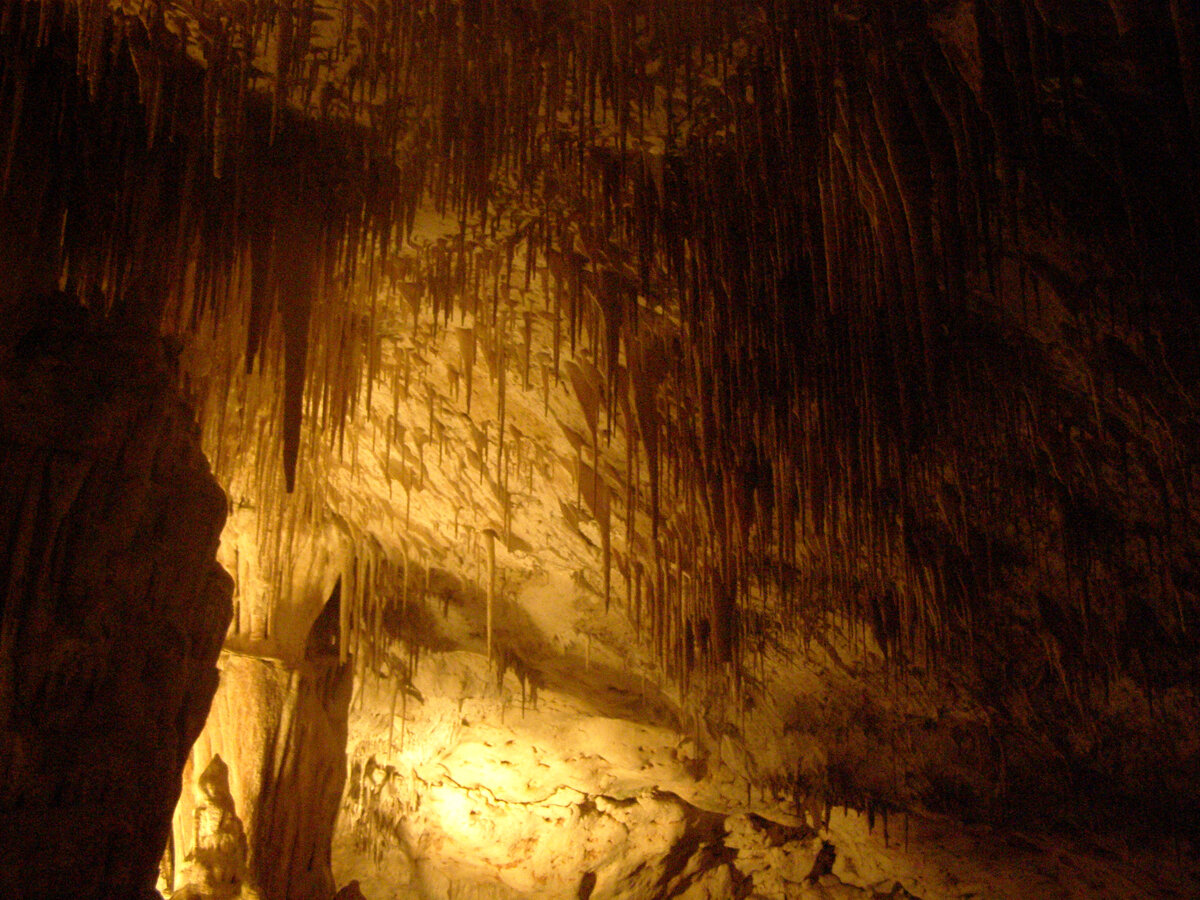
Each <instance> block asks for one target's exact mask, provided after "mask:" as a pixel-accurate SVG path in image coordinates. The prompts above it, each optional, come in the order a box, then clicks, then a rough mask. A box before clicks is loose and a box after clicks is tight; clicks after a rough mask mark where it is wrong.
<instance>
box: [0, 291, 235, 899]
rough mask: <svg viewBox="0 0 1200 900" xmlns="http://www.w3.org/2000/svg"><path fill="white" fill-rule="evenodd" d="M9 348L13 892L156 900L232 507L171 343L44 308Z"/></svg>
mask: <svg viewBox="0 0 1200 900" xmlns="http://www.w3.org/2000/svg"><path fill="white" fill-rule="evenodd" d="M26 323H27V328H26V329H25V330H24V331H22V332H17V333H8V334H5V335H4V339H3V340H0V521H2V522H3V526H2V527H3V531H2V534H3V546H4V548H5V552H4V553H3V555H2V558H0V584H3V585H4V589H3V594H2V596H3V607H2V609H3V616H2V618H0V892H2V893H3V894H4V895H5V896H9V897H27V898H52V897H64V896H76V897H92V898H112V897H131V898H132V897H144V896H154V895H153V893H152V891H153V887H154V883H155V878H156V877H157V870H158V861H159V856H160V855H161V852H162V848H163V846H164V845H165V843H166V840H167V836H168V833H169V828H170V819H171V811H172V810H173V808H174V806H175V801H176V799H177V798H178V796H179V791H180V774H181V772H182V769H183V766H184V763H185V761H186V759H187V755H188V751H189V749H190V747H191V745H192V742H193V741H194V740H195V738H196V736H197V735H198V734H199V733H200V730H201V728H202V727H203V725H204V721H205V718H206V717H207V715H208V710H209V704H210V702H211V699H212V696H213V692H214V691H215V689H216V687H217V670H216V666H215V663H216V659H217V654H218V652H219V650H220V645H221V637H222V636H223V634H224V631H225V629H226V627H227V626H228V623H229V619H230V614H231V605H230V595H231V591H232V583H231V580H230V578H229V576H228V575H227V574H225V572H224V570H223V569H221V568H220V566H218V565H217V563H216V559H215V554H216V548H217V541H218V538H219V535H220V531H221V526H222V524H223V522H224V520H225V496H224V494H223V493H222V491H221V490H220V488H219V487H218V486H217V484H216V482H215V481H214V479H213V477H212V475H211V473H210V471H209V467H208V464H207V462H206V461H205V459H204V456H203V455H202V454H201V452H200V450H199V445H198V433H197V429H196V426H195V423H194V420H193V417H192V412H191V409H190V408H189V407H188V406H187V405H185V404H184V403H183V402H182V401H181V400H180V399H179V396H178V393H177V391H176V389H175V387H174V383H173V373H172V371H171V368H170V365H169V361H168V358H167V356H166V354H165V353H164V350H163V347H162V345H161V343H160V342H159V340H158V339H157V338H156V337H154V336H152V335H149V334H147V333H146V332H145V330H144V329H143V328H141V327H132V328H131V327H128V326H124V327H123V326H122V325H121V324H119V323H112V322H109V323H104V322H102V321H101V320H100V319H99V317H97V316H95V315H94V314H93V313H91V312H89V311H87V310H85V309H83V308H81V307H80V306H79V305H78V304H77V303H76V302H75V301H74V300H73V299H72V298H66V297H58V298H53V297H52V298H46V299H45V300H44V301H43V302H42V303H41V308H40V310H39V312H38V313H36V314H34V315H33V316H32V317H27V318H26Z"/></svg>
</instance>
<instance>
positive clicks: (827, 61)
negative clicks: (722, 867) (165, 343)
mask: <svg viewBox="0 0 1200 900" xmlns="http://www.w3.org/2000/svg"><path fill="white" fill-rule="evenodd" d="M2 9H3V14H2V18H0V43H2V47H3V54H2V59H3V69H2V73H0V76H2V77H0V108H2V109H3V115H4V120H3V124H4V125H5V130H4V133H5V134H6V135H8V139H7V140H6V141H5V143H4V150H5V154H4V170H3V175H4V182H5V184H6V187H7V190H8V191H9V194H10V196H11V197H13V198H15V200H14V202H13V205H14V208H24V209H26V210H27V211H28V212H27V215H25V216H23V217H21V216H17V217H12V218H10V220H9V221H7V222H6V223H5V225H4V228H5V229H7V231H6V233H5V234H4V235H3V236H4V237H5V238H6V239H8V241H9V243H8V246H24V247H31V248H34V251H35V252H32V253H29V254H22V255H21V258H19V259H10V260H8V263H9V265H10V268H11V270H12V273H13V274H12V278H11V279H10V283H9V287H8V288H7V289H6V292H5V293H4V294H2V295H0V312H2V313H3V314H4V315H5V316H6V317H8V318H7V320H8V321H16V320H18V319H19V318H20V316H21V315H23V312H22V309H23V307H22V304H21V302H20V300H19V292H20V291H26V292H28V291H32V290H48V289H52V288H57V289H65V290H69V291H71V292H73V293H76V294H78V295H79V296H81V297H83V298H85V300H86V302H88V303H89V304H92V305H94V306H96V307H98V308H103V309H104V310H106V311H108V313H109V314H110V315H112V316H116V317H128V318H131V319H136V320H138V321H145V322H147V323H150V324H151V325H152V327H157V328H161V330H162V331H163V333H164V334H166V335H167V336H168V339H169V340H170V342H171V346H172V347H173V349H174V351H175V353H176V355H177V367H178V373H179V379H180V382H181V383H182V384H183V385H184V387H185V391H186V392H187V393H188V395H189V397H190V399H191V400H192V402H193V403H194V404H195V406H196V409H197V412H198V418H199V422H200V427H201V430H202V435H203V441H204V446H205V450H206V452H207V454H208V456H209V459H210V460H211V461H212V464H213V466H214V470H215V472H216V473H217V475H218V477H219V478H220V480H221V481H222V483H223V484H224V485H225V487H226V489H227V492H228V493H229V497H230V503H231V509H232V517H231V522H232V523H233V525H232V530H231V531H230V532H229V535H230V537H229V538H227V542H226V544H227V551H228V552H233V551H232V550H230V549H229V548H238V553H243V554H245V555H247V557H253V559H252V561H250V562H247V559H246V558H242V559H241V561H240V562H239V560H238V559H232V560H231V559H226V560H225V561H226V564H227V566H228V567H231V568H232V569H237V568H238V566H239V565H241V566H242V567H243V568H244V569H245V571H246V573H249V572H250V570H251V569H253V574H252V575H250V574H245V577H241V575H242V574H243V573H240V572H235V574H239V592H240V595H241V596H240V600H239V599H238V598H235V604H240V605H237V606H236V609H237V613H236V617H237V618H235V626H234V629H235V633H236V634H235V636H234V638H231V640H235V639H240V640H242V641H243V642H244V643H245V644H246V646H251V645H254V644H256V643H259V644H261V643H263V642H267V643H269V642H271V641H272V640H276V641H277V642H286V641H285V637H286V639H287V640H288V641H292V644H291V646H293V648H294V647H295V646H301V647H302V646H303V645H302V644H299V645H297V644H296V643H295V641H296V640H298V639H299V637H298V636H300V635H302V634H303V632H304V629H303V628H300V629H299V630H297V631H296V633H295V634H291V633H290V632H288V629H289V628H293V625H289V624H288V623H287V622H286V621H283V619H280V621H273V617H276V616H277V613H278V610H277V607H278V605H279V603H281V602H282V601H279V600H278V597H279V596H280V595H281V594H286V593H287V591H288V590H290V589H291V588H289V587H287V586H286V585H287V584H289V583H290V584H293V585H294V584H295V583H296V582H297V576H296V573H297V572H299V571H301V570H305V571H307V569H306V568H305V567H312V566H313V565H314V562H313V560H314V559H318V558H319V559H320V560H321V561H322V563H321V564H322V565H325V564H326V563H327V564H328V565H327V566H326V567H327V568H329V569H330V570H331V571H334V570H336V572H337V573H338V574H340V576H341V579H342V580H341V592H342V598H343V600H342V610H343V616H344V620H345V624H347V625H349V626H352V627H351V628H347V629H345V630H344V631H343V640H344V641H345V642H346V644H347V645H352V646H346V647H344V649H346V650H347V651H348V650H350V649H353V650H355V651H356V653H355V655H356V659H358V660H359V662H360V664H361V665H363V666H367V665H370V664H372V661H373V660H377V653H378V641H379V640H381V638H380V637H379V636H380V635H381V634H384V633H386V632H387V630H388V628H389V627H391V628H393V629H402V628H403V627H405V625H404V623H405V622H408V621H410V618H406V617H407V609H408V603H409V602H410V597H412V596H417V595H419V596H422V597H426V598H429V597H434V598H437V603H438V604H442V605H443V606H444V608H445V612H446V614H447V615H448V614H449V610H450V608H451V606H454V607H456V608H458V609H461V610H462V611H464V612H463V614H464V615H466V614H467V613H469V614H470V616H474V619H473V621H474V623H475V629H474V632H473V634H474V637H475V638H476V639H477V640H478V641H481V642H483V641H486V642H487V646H488V647H489V648H491V645H492V642H493V641H495V642H496V645H497V648H496V652H497V653H502V654H503V653H507V654H510V657H506V658H511V659H515V660H518V661H519V662H520V664H521V665H530V666H535V662H531V660H534V661H536V660H537V659H541V658H543V657H545V656H546V655H547V654H548V653H549V652H550V651H549V650H548V649H547V648H548V647H554V646H558V647H565V646H567V645H568V644H572V642H576V643H577V642H579V641H581V640H583V641H587V642H590V641H591V640H593V639H594V640H596V641H597V642H598V644H601V645H604V646H606V647H608V648H610V650H611V652H612V653H613V654H615V655H614V657H613V658H614V659H620V660H623V661H624V662H625V663H627V664H628V665H631V666H633V667H634V668H635V669H636V670H637V671H640V672H645V673H649V674H650V675H651V676H652V677H653V678H655V679H656V680H658V681H660V682H661V683H662V684H664V685H671V686H672V687H671V690H672V691H673V692H674V695H675V696H676V697H677V698H678V699H679V702H680V704H681V707H682V708H684V709H690V710H691V711H692V713H693V714H696V713H698V712H699V711H700V710H701V709H702V708H703V707H704V704H705V703H706V699H710V698H711V697H713V696H722V697H726V696H728V697H737V698H741V697H742V696H743V695H744V691H745V690H748V688H747V685H749V686H751V687H753V686H755V685H761V684H762V682H763V680H765V679H767V678H768V672H774V673H775V675H774V676H773V677H784V676H781V675H779V671H778V667H779V666H782V665H784V664H785V662H786V660H788V659H789V658H791V657H793V656H795V655H797V654H800V653H801V652H802V651H803V650H804V648H806V647H809V646H811V645H813V644H817V645H821V646H828V647H831V648H832V645H833V644H835V643H836V644H837V648H838V649H836V650H834V649H830V650H829V652H830V653H832V654H833V657H835V658H837V659H839V662H840V661H841V660H842V658H843V657H844V658H845V659H850V660H854V659H872V660H876V661H883V660H886V667H887V669H888V671H890V672H892V673H893V676H894V677H896V678H900V679H903V678H904V677H907V676H909V675H911V676H913V677H915V678H918V679H920V680H921V682H922V683H928V681H929V679H931V678H944V679H947V680H948V681H949V682H951V683H953V684H955V685H957V688H956V690H960V691H961V692H962V693H963V694H964V695H967V696H970V697H971V703H972V704H973V706H972V709H973V710H975V711H976V713H977V714H978V715H977V719H976V720H975V721H986V722H991V721H993V719H992V718H991V717H993V716H994V717H998V719H997V720H1003V721H1005V722H1016V723H1018V724H1020V725H1022V727H1027V728H1028V729H1029V730H1030V732H1031V733H1037V734H1041V730H1042V729H1043V728H1044V727H1046V723H1047V722H1051V721H1053V720H1054V717H1055V716H1057V715H1059V711H1060V710H1062V709H1066V710H1068V712H1067V713H1066V714H1065V715H1067V716H1068V717H1076V718H1077V719H1078V720H1079V721H1080V722H1086V723H1090V724H1088V726H1087V728H1085V729H1084V732H1085V733H1086V734H1088V735H1089V739H1092V738H1096V734H1097V733H1098V732H1097V729H1100V730H1102V728H1101V726H1099V725H1096V723H1097V722H1099V721H1101V720H1102V718H1103V716H1102V713H1101V712H1100V710H1101V709H1102V708H1104V707H1105V701H1104V700H1102V699H1101V697H1107V696H1108V693H1107V692H1108V691H1109V689H1110V688H1111V687H1112V686H1113V685H1114V684H1117V683H1122V684H1124V683H1128V684H1132V685H1133V686H1134V689H1135V690H1136V691H1142V692H1146V693H1148V694H1149V695H1151V696H1153V695H1154V694H1158V695H1159V696H1166V697H1173V696H1175V694H1173V693H1172V692H1178V691H1184V692H1185V693H1186V694H1187V696H1189V697H1191V696H1192V694H1191V693H1190V692H1191V686H1194V684H1195V679H1196V677H1197V672H1196V665H1197V663H1196V660H1197V655H1196V637H1195V635H1196V634H1197V624H1198V623H1197V620H1196V610H1197V606H1196V602H1197V595H1196V590H1197V585H1200V571H1198V570H1197V568H1196V563H1197V559H1198V557H1197V553H1198V552H1200V547H1197V545H1196V535H1197V534H1198V533H1200V532H1198V531H1197V529H1196V527H1195V526H1196V524H1197V523H1196V521H1195V511H1196V509H1197V504H1196V499H1197V498H1196V496H1195V490H1196V488H1195V479H1194V478H1193V472H1194V469H1195V463H1196V460H1195V447H1196V442H1195V440H1194V437H1195V434H1196V426H1197V420H1196V405H1195V401H1194V397H1195V396H1196V394H1195V387H1196V375H1197V369H1196V367H1195V362H1196V347H1198V346H1200V342H1198V341H1197V337H1200V335H1198V334H1197V328H1196V325H1197V323H1196V317H1195V299H1196V298H1195V289H1196V288H1195V286H1196V280H1195V278H1194V275H1195V265H1196V260H1197V259H1200V253H1197V250H1198V248H1197V247H1196V227H1195V226H1196V212H1197V206H1196V196H1197V194H1196V190H1197V181H1196V171H1195V164H1194V159H1195V153H1194V151H1195V149H1196V140H1197V137H1198V133H1197V129H1196V118H1195V116H1196V108H1197V107H1196V104H1197V92H1196V88H1197V76H1196V63H1195V55H1194V48H1195V15H1194V13H1192V12H1189V11H1188V9H1187V8H1186V5H1185V4H1178V3H1172V4H1170V8H1169V9H1168V8H1167V7H1166V6H1165V5H1162V4H1159V5H1155V6H1154V7H1153V9H1149V8H1143V7H1141V6H1136V7H1135V5H1134V4H1131V3H1121V2H1116V0H1114V2H1112V3H1100V2H1084V3H1068V2H1058V0H1042V2H1030V3H1026V2H1020V0H994V2H970V0H959V2H932V0H928V2H916V0H908V2H891V3H881V4H865V3H823V2H816V0H812V2H785V0H774V2H772V0H758V2H722V3H716V2H708V0H703V2H697V0H686V2H684V0H658V2H644V3H633V2H616V0H577V2H551V0H460V2H451V0H421V2H406V3H391V2H384V0H378V2H374V3H371V2H355V3H344V4H343V3H336V4H334V3H313V2H305V0H296V2H269V3H268V2H238V3H234V2H200V0H197V2H192V3H184V2H132V0H129V2H123V3H104V2H99V3H96V2H89V3H78V4H67V5H65V6H62V5H57V4H51V3H41V4H28V3H16V2H7V3H4V4H3V7H2ZM47 162H49V163H50V164H49V165H47ZM321 554H324V555H321ZM235 555H236V554H235ZM538 579H541V581H540V582H539V581H538ZM300 580H303V579H300ZM315 581H316V582H319V584H320V589H319V590H316V593H317V594H318V595H325V596H327V594H328V589H329V584H328V583H327V582H328V581H329V577H328V575H327V574H326V575H323V576H321V577H317V578H315ZM534 583H540V584H542V585H543V586H544V585H546V584H549V585H551V586H552V587H554V588H555V589H556V590H545V589H543V590H541V593H540V595H541V596H542V597H543V600H542V601H539V602H532V603H527V604H524V605H522V604H521V603H520V602H518V600H517V598H518V595H521V596H524V595H526V594H528V593H529V592H528V591H526V590H525V587H524V586H527V585H529V584H534ZM558 588H561V590H558ZM306 589H307V588H306ZM314 590H315V589H314ZM523 592H524V594H523ZM563 592H565V593H566V594H568V595H569V596H570V597H571V598H572V599H571V600H570V601H569V602H567V601H563V600H561V599H555V600H554V601H553V602H552V601H551V600H550V599H546V598H548V597H550V595H555V596H556V597H558V596H559V595H561V594H562V593H563ZM533 593H535V594H536V593H538V592H537V591H534V592H533ZM489 596H491V597H492V601H491V602H489V601H488V599H487V598H488V597H489ZM263 598H269V599H266V600H264V599H263ZM297 602H298V603H299V602H300V601H297ZM539 603H541V604H544V605H539ZM506 604H507V606H506ZM435 606H436V604H435ZM492 606H495V607H497V612H496V621H495V622H494V623H493V622H492V620H491V618H490V617H489V618H488V619H486V620H485V619H483V618H482V612H481V611H482V610H483V609H484V608H485V607H492ZM319 608H320V607H319V603H318V605H317V606H315V607H314V608H312V609H310V610H309V612H308V613H306V615H309V616H310V618H309V621H311V618H314V617H315V615H316V612H317V611H318V610H319ZM500 608H504V609H507V612H505V613H503V614H501V612H499V609H500ZM389 622H390V623H391V625H390V626H389V624H388V623H389ZM493 632H494V633H493ZM237 635H240V638H237ZM531 635H532V636H533V637H531ZM833 635H836V639H835V638H834V637H832V636H833ZM572 645H573V644H572ZM589 646H590V644H589ZM277 649H279V648H278V647H277ZM589 652H590V651H589ZM839 653H840V654H841V656H839ZM880 665H881V666H882V665H884V663H883V662H880ZM1188 702H1191V701H1188ZM689 704H690V705H689ZM743 712H744V710H743ZM730 718H731V720H732V719H735V718H737V715H736V714H733V713H731V714H730ZM980 727H981V728H984V730H986V729H987V728H990V727H991V726H990V725H987V726H980ZM1088 729H1092V730H1091V731H1088ZM1096 739H1097V740H1098V738H1096ZM1038 740H1040V738H1039V739H1038ZM1031 741H1033V739H1032V738H1031ZM1033 743H1036V741H1033ZM1051 743H1053V741H1051ZM1026 749H1028V747H1027V748H1026ZM1043 750H1045V752H1047V753H1051V755H1053V754H1054V753H1059V752H1061V753H1067V752H1068V751H1066V750H1062V748H1061V747H1056V748H1053V749H1051V750H1046V748H1045V747H1039V748H1038V749H1037V752H1042V751H1043ZM979 752H980V753H981V754H983V755H987V753H989V752H991V751H983V750H981V751H979ZM1029 752H1030V753H1034V750H1030V751H1029ZM999 755H1001V756H1003V753H1000V754H999ZM1035 755H1036V754H1035ZM1147 765H1148V766H1152V762H1151V763H1147ZM1165 793H1166V794H1169V793H1170V791H1169V790H1166V791H1165Z"/></svg>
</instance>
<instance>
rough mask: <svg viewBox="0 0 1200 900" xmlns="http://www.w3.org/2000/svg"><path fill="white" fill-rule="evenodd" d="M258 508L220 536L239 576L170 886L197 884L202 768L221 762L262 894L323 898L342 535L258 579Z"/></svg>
mask: <svg viewBox="0 0 1200 900" xmlns="http://www.w3.org/2000/svg"><path fill="white" fill-rule="evenodd" d="M258 525H259V523H258V522H257V521H256V520H255V515H254V511H253V510H251V509H241V510H238V511H236V512H235V513H234V514H233V515H232V516H231V518H230V524H229V526H228V527H227V528H226V531H225V534H224V536H223V543H222V549H221V555H222V559H223V560H225V562H226V565H227V566H229V568H230V569H231V570H233V571H236V572H237V574H238V582H239V583H238V587H237V592H236V594H235V604H236V606H237V615H236V616H235V621H234V625H233V627H232V628H231V630H230V633H229V635H228V636H227V638H226V641H225V646H224V649H223V650H222V652H221V656H220V660H219V663H218V665H219V668H220V670H221V686H220V689H219V690H218V691H217V695H216V697H215V698H214V700H213V707H212V712H211V714H210V715H209V718H208V722H207V723H206V725H205V727H204V731H203V732H202V733H201V735H200V737H199V738H198V739H197V741H196V744H195V746H194V747H193V749H192V753H191V757H190V758H189V760H188V765H187V768H186V770H185V773H184V780H185V790H184V792H183V796H182V798H181V800H180V803H179V806H178V808H177V809H176V813H175V819H174V828H173V835H172V846H171V848H170V857H169V858H170V864H169V865H168V866H167V869H168V870H169V871H168V872H167V873H165V876H164V877H165V881H166V882H167V884H165V886H166V887H170V888H173V889H179V888H181V887H183V886H185V885H189V884H190V885H192V886H193V887H194V888H196V889H197V890H198V892H199V893H200V894H201V895H207V896H213V894H212V892H211V891H206V890H205V888H204V883H205V876H206V875H208V874H211V873H206V872H205V871H204V860H203V854H202V853H198V852H197V846H198V844H201V845H202V844H203V840H204V835H203V817H202V816H201V815H199V814H198V812H199V811H200V807H201V804H202V798H203V791H201V790H197V786H198V785H199V783H200V781H201V779H202V776H203V775H204V773H205V772H206V770H207V769H208V768H209V766H210V765H212V764H213V761H214V760H216V759H219V760H220V763H218V765H220V764H223V765H224V766H226V767H227V768H228V780H229V794H230V797H231V799H232V805H233V812H234V814H236V816H237V817H238V819H239V820H240V822H241V823H242V827H243V828H244V831H245V834H246V848H247V854H248V858H247V860H246V866H245V880H246V882H247V887H248V888H249V889H251V891H254V892H257V894H258V895H259V896H260V897H261V898H262V900H310V898H314V900H315V898H320V900H328V898H329V897H332V896H333V894H334V892H335V889H336V887H335V885H334V883H333V874H332V871H331V868H330V848H331V844H332V837H333V826H334V821H335V819H336V817H337V811H338V805H339V803H340V800H341V793H342V787H343V785H344V783H345V773H346V727H347V719H348V714H349V706H350V692H351V685H352V664H351V663H350V662H349V661H347V662H342V661H340V660H339V657H338V642H337V624H338V604H339V596H338V595H339V588H338V584H339V582H338V574H339V573H340V572H341V571H342V568H343V563H344V560H345V559H346V557H347V554H348V548H349V541H348V540H347V539H346V538H345V536H344V535H343V534H342V532H340V531H339V530H338V529H337V528H336V527H333V526H329V527H327V528H323V529H317V530H315V531H313V532H311V533H308V534H306V535H303V536H300V537H299V538H298V539H297V540H296V541H295V543H294V545H293V546H294V547H295V549H294V551H293V553H292V556H293V565H292V566H290V567H289V570H290V571H289V577H288V578H287V579H283V580H280V581H276V580H274V579H271V578H267V577H264V575H263V570H264V568H266V567H265V566H263V565H262V564H261V557H260V553H259V548H258V547H257V535H258V534H259V533H260V532H259V528H258Z"/></svg>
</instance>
